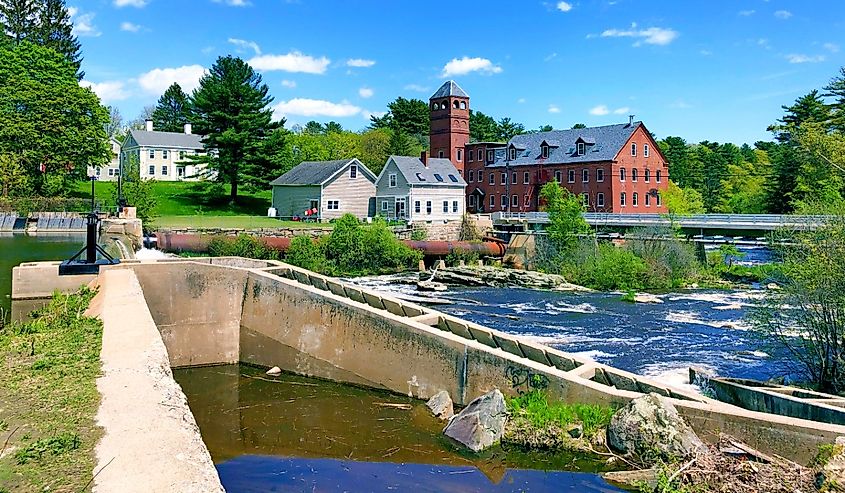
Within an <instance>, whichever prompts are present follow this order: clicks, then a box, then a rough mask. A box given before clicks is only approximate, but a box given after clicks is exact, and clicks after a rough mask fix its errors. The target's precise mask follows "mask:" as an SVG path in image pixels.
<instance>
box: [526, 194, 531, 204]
mask: <svg viewBox="0 0 845 493" xmlns="http://www.w3.org/2000/svg"><path fill="white" fill-rule="evenodd" d="M525 207H531V196H530V195H526V196H525Z"/></svg>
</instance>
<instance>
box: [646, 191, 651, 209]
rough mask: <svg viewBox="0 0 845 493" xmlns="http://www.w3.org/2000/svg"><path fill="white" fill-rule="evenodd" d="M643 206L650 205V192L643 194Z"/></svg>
mask: <svg viewBox="0 0 845 493" xmlns="http://www.w3.org/2000/svg"><path fill="white" fill-rule="evenodd" d="M645 206H646V207H649V206H651V194H650V193H647V194H645Z"/></svg>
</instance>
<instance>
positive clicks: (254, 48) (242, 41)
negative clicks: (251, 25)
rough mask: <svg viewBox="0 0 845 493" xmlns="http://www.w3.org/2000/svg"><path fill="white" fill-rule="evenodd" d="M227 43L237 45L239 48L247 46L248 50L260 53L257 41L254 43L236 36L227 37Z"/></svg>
mask: <svg viewBox="0 0 845 493" xmlns="http://www.w3.org/2000/svg"><path fill="white" fill-rule="evenodd" d="M229 43H231V44H233V45H235V46H237V47H238V48H239V49H241V50H244V49H247V48H249V49H250V50H252V51H254V52H255V54H256V55H260V54H261V47H260V46H258V43H256V42H255V41H247V40H245V39H238V38H229Z"/></svg>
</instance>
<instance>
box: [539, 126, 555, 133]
mask: <svg viewBox="0 0 845 493" xmlns="http://www.w3.org/2000/svg"><path fill="white" fill-rule="evenodd" d="M552 130H554V127H552V126H551V125H540V128H539V129H538V130H537V131H538V132H551V131H552Z"/></svg>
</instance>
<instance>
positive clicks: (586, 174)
mask: <svg viewBox="0 0 845 493" xmlns="http://www.w3.org/2000/svg"><path fill="white" fill-rule="evenodd" d="M589 181H590V170H588V169H583V170H581V183H587V182H589Z"/></svg>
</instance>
